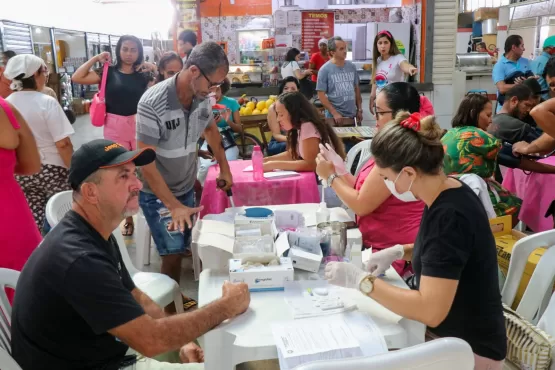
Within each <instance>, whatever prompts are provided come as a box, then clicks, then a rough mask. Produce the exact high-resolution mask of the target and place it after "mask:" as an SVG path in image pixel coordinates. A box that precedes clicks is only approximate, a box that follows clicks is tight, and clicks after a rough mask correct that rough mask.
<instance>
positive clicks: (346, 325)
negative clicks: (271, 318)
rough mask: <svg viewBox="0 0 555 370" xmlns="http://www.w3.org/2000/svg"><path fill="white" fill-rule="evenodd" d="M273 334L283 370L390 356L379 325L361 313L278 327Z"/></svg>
mask: <svg viewBox="0 0 555 370" xmlns="http://www.w3.org/2000/svg"><path fill="white" fill-rule="evenodd" d="M272 332H273V335H274V339H275V341H276V346H277V350H278V359H279V366H280V369H282V370H287V369H294V368H295V367H296V366H299V365H302V364H305V363H309V362H314V361H322V360H327V361H329V360H334V359H342V358H351V357H368V356H376V355H379V354H382V353H385V352H387V345H386V343H385V340H384V338H383V336H382V334H381V332H380V330H379V329H378V327H377V326H376V324H375V323H374V322H373V321H372V319H371V318H370V317H369V316H366V315H364V314H362V313H360V312H348V313H343V314H338V315H332V316H323V317H313V318H308V319H302V320H293V321H287V322H281V323H276V324H274V325H273V326H272Z"/></svg>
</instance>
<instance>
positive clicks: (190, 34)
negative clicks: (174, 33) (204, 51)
mask: <svg viewBox="0 0 555 370" xmlns="http://www.w3.org/2000/svg"><path fill="white" fill-rule="evenodd" d="M177 39H178V40H180V41H182V42H183V43H187V42H188V43H190V44H191V45H193V47H195V46H197V34H196V33H195V32H194V31H192V30H185V31H182V32H181V33H180V34H179V37H178V38H177Z"/></svg>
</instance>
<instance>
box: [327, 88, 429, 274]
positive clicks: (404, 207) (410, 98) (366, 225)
mask: <svg viewBox="0 0 555 370" xmlns="http://www.w3.org/2000/svg"><path fill="white" fill-rule="evenodd" d="M427 109H428V110H429V107H427ZM420 110H421V105H420V96H419V94H418V91H417V90H416V89H415V88H414V87H413V86H411V85H409V84H408V83H406V82H395V83H392V84H389V85H387V86H386V87H384V88H383V89H382V91H380V92H379V93H378V96H377V98H376V102H375V106H374V112H375V115H376V126H377V128H378V130H380V129H381V128H383V126H384V125H385V124H386V123H387V122H390V121H392V120H393V118H394V117H395V115H396V114H397V112H399V111H409V112H411V113H414V112H419V111H420ZM317 162H318V165H317V167H316V173H317V174H318V176H320V177H321V178H323V179H330V180H331V181H330V180H328V184H330V186H331V187H332V189H333V190H335V192H336V194H337V196H338V197H339V198H340V199H341V200H342V201H343V203H344V204H345V205H347V206H348V207H349V208H350V209H351V210H353V212H354V213H355V214H356V223H357V225H358V227H359V229H360V232H361V233H362V241H363V244H364V248H370V247H372V249H373V252H374V251H381V250H384V249H385V250H386V253H395V252H397V251H398V250H400V248H399V247H397V246H396V245H398V244H400V245H403V244H411V243H414V241H415V239H416V234H417V233H418V228H419V226H420V220H421V218H422V212H423V210H424V203H423V202H421V201H415V202H404V201H401V200H399V199H397V198H396V197H395V196H393V195H392V194H391V192H390V191H389V190H388V188H387V187H386V186H385V183H384V181H383V178H382V177H380V175H379V174H378V172H377V170H376V169H375V168H374V160H373V159H370V160H369V161H368V163H366V164H365V165H364V166H363V167H362V169H361V171H360V173H359V174H358V176H357V177H354V176H352V175H351V174H350V173H349V172H348V171H347V169H345V164H344V163H343V161H341V160H339V159H338V157H336V155H335V153H333V151H332V150H329V149H326V148H323V150H322V154H320V155H319V156H318V159H317ZM334 175H336V176H337V177H335V176H334ZM393 246H396V248H390V247H393ZM387 249H390V250H387ZM401 256H402V255H401ZM392 266H393V267H394V268H395V270H396V271H397V272H398V273H399V275H401V276H402V277H406V276H408V275H411V274H412V268H411V267H410V265H409V264H408V262H406V261H404V260H402V259H401V257H399V258H397V261H396V262H394V263H393V265H392Z"/></svg>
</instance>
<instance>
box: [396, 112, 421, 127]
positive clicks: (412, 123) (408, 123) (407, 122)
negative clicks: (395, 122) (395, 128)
mask: <svg viewBox="0 0 555 370" xmlns="http://www.w3.org/2000/svg"><path fill="white" fill-rule="evenodd" d="M399 125H401V126H403V127H404V128H408V129H410V130H414V131H420V113H418V112H417V113H412V114H411V115H410V116H409V118H407V119H404V120H402V121H401V123H399Z"/></svg>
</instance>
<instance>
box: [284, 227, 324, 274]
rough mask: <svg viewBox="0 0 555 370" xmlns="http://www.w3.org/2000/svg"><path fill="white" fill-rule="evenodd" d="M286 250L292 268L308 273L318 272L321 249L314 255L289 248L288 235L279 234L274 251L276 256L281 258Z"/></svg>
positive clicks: (321, 256) (320, 261)
mask: <svg viewBox="0 0 555 370" xmlns="http://www.w3.org/2000/svg"><path fill="white" fill-rule="evenodd" d="M287 250H289V254H288V255H287V256H288V257H289V258H291V262H292V263H293V267H294V268H297V269H300V270H305V271H310V272H318V271H319V270H320V264H321V263H322V258H323V255H322V249H317V251H318V253H316V254H314V253H310V252H307V251H304V250H302V249H300V248H295V247H291V246H290V245H289V235H288V233H287V232H283V233H281V234H279V236H278V238H277V240H276V251H277V254H278V256H282V255H283V253H285V252H286V251H287Z"/></svg>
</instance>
